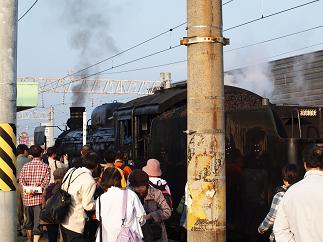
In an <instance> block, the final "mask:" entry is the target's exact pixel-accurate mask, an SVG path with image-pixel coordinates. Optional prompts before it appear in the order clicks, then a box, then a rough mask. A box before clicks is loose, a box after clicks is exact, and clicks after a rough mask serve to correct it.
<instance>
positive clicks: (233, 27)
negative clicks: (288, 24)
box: [223, 0, 320, 31]
mask: <svg viewBox="0 0 323 242" xmlns="http://www.w3.org/2000/svg"><path fill="white" fill-rule="evenodd" d="M319 1H320V0H314V1H311V2H307V3H303V4H300V5H297V6H294V7H291V8H287V9H284V10H281V11H278V12H275V13H271V14H268V15H265V16H261V17H260V18H256V19H253V20H250V21H247V22H245V23H242V24H238V25H235V26H232V27H230V28H227V29H224V30H223V31H229V30H232V29H236V28H239V27H242V26H244V25H248V24H251V23H254V22H257V21H260V20H263V19H266V18H270V17H272V16H275V15H278V14H281V13H285V12H289V11H291V10H294V9H297V8H301V7H304V6H306V5H310V4H313V3H315V2H319Z"/></svg>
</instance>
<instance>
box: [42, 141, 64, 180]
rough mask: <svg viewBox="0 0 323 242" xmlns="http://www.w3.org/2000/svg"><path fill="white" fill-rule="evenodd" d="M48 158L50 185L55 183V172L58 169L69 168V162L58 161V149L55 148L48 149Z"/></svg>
mask: <svg viewBox="0 0 323 242" xmlns="http://www.w3.org/2000/svg"><path fill="white" fill-rule="evenodd" d="M47 156H48V165H49V168H50V181H49V183H54V171H55V170H56V169H57V168H68V162H67V161H63V162H62V161H60V160H56V156H57V149H56V148H55V147H54V146H53V147H49V148H48V149H47Z"/></svg>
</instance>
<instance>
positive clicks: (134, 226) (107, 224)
mask: <svg viewBox="0 0 323 242" xmlns="http://www.w3.org/2000/svg"><path fill="white" fill-rule="evenodd" d="M123 194H124V191H123V190H121V189H120V188H117V187H110V188H109V189H108V191H107V192H106V193H104V194H102V195H101V197H100V201H101V218H102V239H103V241H102V242H115V241H116V240H117V237H118V234H119V233H120V231H121V224H122V201H123ZM96 208H97V209H96V218H97V219H98V220H99V218H100V216H99V199H97V201H96ZM145 214H146V213H145V209H144V208H143V206H142V205H141V203H140V200H139V198H138V196H137V195H136V194H135V193H134V192H133V191H131V190H129V189H128V201H127V214H126V221H125V227H127V228H130V229H131V230H132V231H133V232H135V233H137V234H138V235H139V237H141V238H143V234H142V231H141V225H142V224H144V222H145V221H144V218H143V217H144V215H145ZM96 242H100V231H98V234H97V238H96Z"/></svg>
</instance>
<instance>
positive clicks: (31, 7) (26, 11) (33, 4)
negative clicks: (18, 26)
mask: <svg viewBox="0 0 323 242" xmlns="http://www.w3.org/2000/svg"><path fill="white" fill-rule="evenodd" d="M38 1H39V0H36V1H35V2H34V3H33V4H32V5H31V6H30V7H29V8H28V10H27V11H26V12H25V13H24V14H23V15H22V16H21V17H20V18H19V19H18V22H19V21H20V20H21V19H22V18H24V17H25V16H26V15H27V14H28V13H29V11H30V10H31V9H32V8H33V7H34V6H35V5H36V3H37V2H38Z"/></svg>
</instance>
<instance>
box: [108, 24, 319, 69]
mask: <svg viewBox="0 0 323 242" xmlns="http://www.w3.org/2000/svg"><path fill="white" fill-rule="evenodd" d="M322 27H323V25H318V26H316V27H312V28H308V29H304V30H301V31H297V32H294V33H290V34H286V35H281V36H278V37H275V38H271V39H267V40H263V41H260V42H257V43H252V44H247V45H244V46H240V47H237V48H234V49H230V50H226V51H224V53H227V52H232V51H236V50H240V49H244V48H248V47H252V46H256V45H260V44H265V43H268V42H272V41H275V40H279V39H283V38H287V37H290V36H294V35H297V34H301V33H306V32H309V31H312V30H315V29H319V28H322ZM186 61H187V60H180V61H175V62H170V63H165V64H159V65H153V66H147V67H141V68H136V69H130V70H121V71H114V72H108V73H103V74H104V75H111V74H120V73H127V72H134V71H141V70H147V69H153V68H158V67H163V66H170V65H176V64H179V63H183V62H186Z"/></svg>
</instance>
